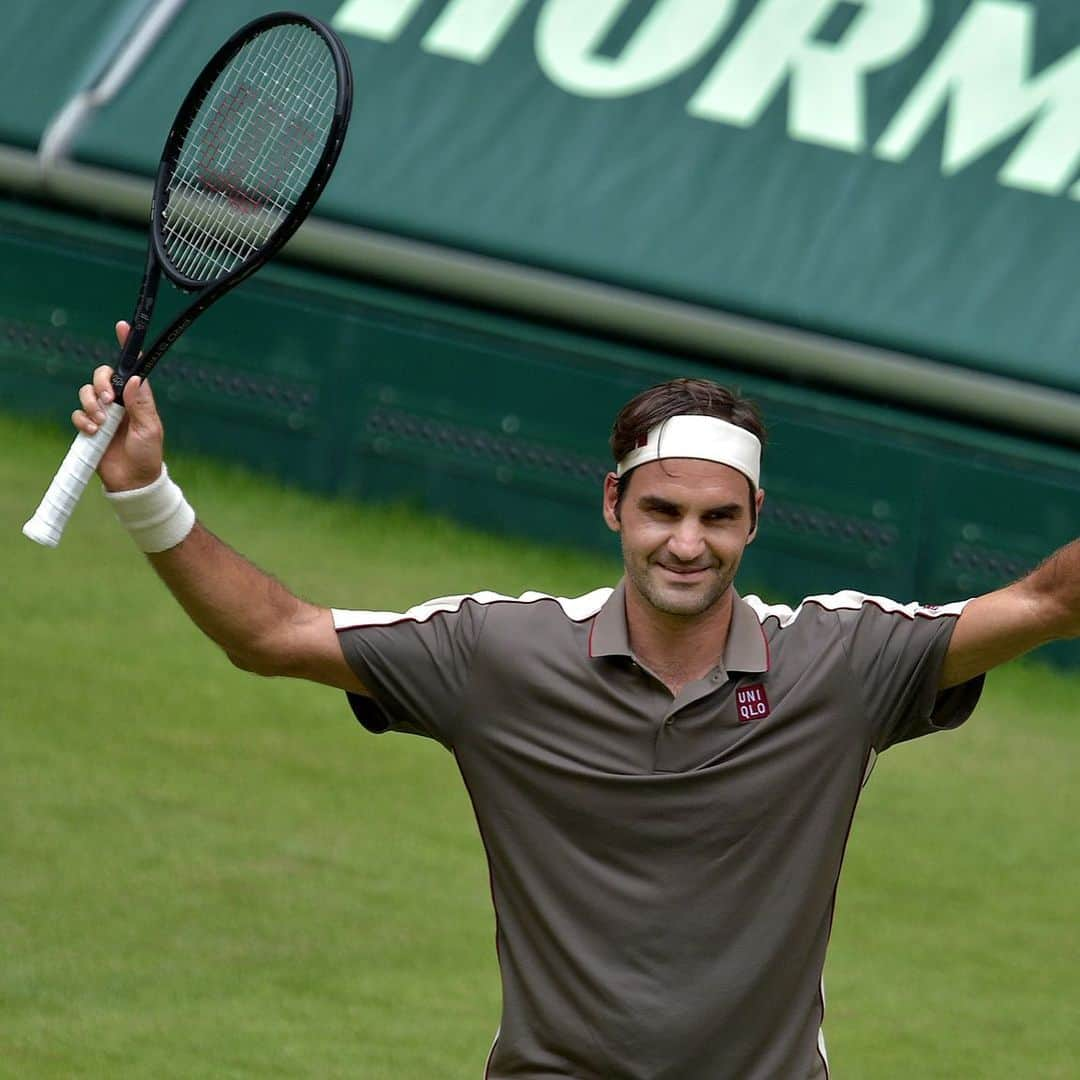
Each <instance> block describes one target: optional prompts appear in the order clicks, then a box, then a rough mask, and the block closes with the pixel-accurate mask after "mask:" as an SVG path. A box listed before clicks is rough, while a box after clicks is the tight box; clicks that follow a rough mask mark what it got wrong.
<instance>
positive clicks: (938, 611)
mask: <svg viewBox="0 0 1080 1080" xmlns="http://www.w3.org/2000/svg"><path fill="white" fill-rule="evenodd" d="M742 600H743V602H744V603H745V604H746V605H747V606H748V607H749V608H750V609H751V610H752V611H753V612H754V614H755V615H756V616H757V618H758V620H759V621H760V622H761V623H762V624H764V623H766V621H768V620H769V619H772V620H775V624H776V626H777V627H779V628H782V629H783V628H787V627H790V626H793V625H794V624H795V623H796V622H797V621H799V620H802V621H803V622H804V623H821V622H833V623H836V622H837V621H838V620H850V619H851V617H852V616H853V615H854V616H865V617H867V618H869V619H871V620H875V619H878V618H886V619H889V618H892V619H905V620H908V621H914V620H916V619H938V618H945V617H950V616H951V617H954V618H955V617H956V616H959V614H960V613H961V612H962V611H963V610H964V604H965V603H966V601H961V602H959V603H955V604H943V605H937V604H921V603H918V602H915V601H913V602H909V603H904V602H901V601H899V600H892V599H890V598H889V597H887V596H876V595H873V594H871V593H863V592H858V591H856V590H854V589H842V590H841V591H840V592H835V593H820V594H818V595H815V596H807V597H804V598H803V599H802V600H800V601H799V603H798V604H797V605H796V606H795V607H791V606H790V605H788V604H767V603H765V601H763V600H762V599H761V598H760V597H758V596H754V595H751V596H744V597H742Z"/></svg>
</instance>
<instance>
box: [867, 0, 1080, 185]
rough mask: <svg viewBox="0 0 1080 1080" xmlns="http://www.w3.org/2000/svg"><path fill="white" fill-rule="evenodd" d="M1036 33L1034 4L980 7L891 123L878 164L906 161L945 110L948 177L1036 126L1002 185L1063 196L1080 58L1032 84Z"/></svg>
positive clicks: (1079, 122)
mask: <svg viewBox="0 0 1080 1080" xmlns="http://www.w3.org/2000/svg"><path fill="white" fill-rule="evenodd" d="M1034 33H1035V12H1034V10H1033V9H1032V8H1031V7H1029V6H1028V5H1027V4H1020V3H1013V2H1012V0H980V2H978V3H975V4H973V5H972V6H971V7H970V8H969V9H968V10H967V12H966V14H965V15H964V17H963V18H962V19H961V20H960V22H959V23H958V24H957V26H956V29H955V30H954V31H953V34H952V36H951V37H950V38H949V40H948V41H947V42H946V43H945V46H944V48H942V50H941V53H940V54H939V56H938V58H937V59H936V60H935V61H934V63H933V64H932V65H931V66H930V68H929V70H928V71H927V72H926V74H925V75H924V76H923V78H922V80H921V81H920V82H919V85H918V86H916V87H915V89H914V91H912V94H911V96H910V97H909V98H908V99H907V101H906V102H904V104H903V106H902V107H901V109H900V111H899V112H898V113H897V114H896V116H894V117H893V119H892V122H891V123H890V124H889V126H888V128H887V129H886V131H885V134H884V135H882V137H881V141H880V142H879V143H878V145H877V148H876V150H875V153H876V154H877V156H878V157H880V158H884V159H885V160H887V161H902V160H903V159H904V158H906V157H907V156H908V155H909V154H910V153H911V151H912V150H913V149H914V148H915V146H916V144H917V143H918V142H919V140H920V139H921V138H922V137H923V136H924V135H925V134H926V132H927V130H928V129H929V128H930V127H931V125H932V124H933V123H934V121H935V119H936V118H937V117H938V116H939V115H940V113H941V110H942V109H945V108H947V109H948V112H947V114H946V124H945V146H944V149H943V152H942V162H941V171H942V172H943V173H944V174H945V175H946V176H949V175H951V174H953V173H956V172H959V171H960V170H961V169H963V168H964V167H965V166H966V165H970V164H971V162H973V161H975V160H976V158H979V157H981V156H982V155H983V154H985V153H987V152H988V151H989V150H991V149H993V148H994V147H995V146H997V145H999V144H1000V143H1002V142H1004V141H1005V140H1007V139H1011V138H1013V137H1014V136H1016V135H1017V134H1018V133H1019V132H1021V131H1022V130H1023V129H1024V128H1025V127H1028V126H1029V125H1030V127H1031V130H1030V131H1029V132H1028V134H1027V135H1026V136H1025V137H1024V139H1023V140H1022V141H1021V142H1020V144H1019V145H1018V146H1017V148H1016V150H1015V151H1014V152H1013V153H1012V155H1011V156H1010V157H1009V160H1008V161H1007V162H1006V163H1005V167H1004V168H1003V169H1002V170H1001V172H1000V173H999V174H998V179H999V180H1000V181H1001V183H1003V184H1007V185H1008V186H1009V187H1016V188H1023V189H1025V190H1028V191H1039V192H1042V193H1044V194H1047V195H1060V194H1061V193H1062V192H1064V190H1065V188H1066V187H1067V186H1068V183H1069V180H1070V179H1071V178H1072V177H1073V175H1074V174H1075V172H1076V168H1077V166H1078V165H1080V49H1074V50H1073V51H1072V52H1071V53H1069V54H1068V55H1067V56H1065V57H1062V59H1060V60H1058V61H1057V63H1055V64H1053V65H1052V66H1051V67H1048V68H1047V69H1046V70H1045V71H1043V72H1042V73H1041V74H1040V75H1039V76H1037V77H1036V78H1031V63H1032V52H1033V40H1034ZM1074 194H1076V192H1074Z"/></svg>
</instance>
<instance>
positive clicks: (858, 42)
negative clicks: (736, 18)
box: [687, 0, 931, 153]
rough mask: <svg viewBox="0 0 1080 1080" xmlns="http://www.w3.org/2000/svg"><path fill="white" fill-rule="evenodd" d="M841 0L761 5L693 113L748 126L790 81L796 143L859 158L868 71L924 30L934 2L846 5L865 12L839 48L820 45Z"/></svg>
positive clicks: (882, 0) (781, 0) (876, 0)
mask: <svg viewBox="0 0 1080 1080" xmlns="http://www.w3.org/2000/svg"><path fill="white" fill-rule="evenodd" d="M841 2H844V0H763V2H762V3H760V4H759V5H758V7H757V8H756V10H755V11H754V12H753V14H752V15H751V16H750V18H749V19H747V21H746V24H745V26H744V27H743V29H742V30H741V31H740V33H739V36H738V37H737V38H736V39H735V41H734V42H733V43H732V45H731V47H730V48H729V49H728V50H727V51H726V52H725V54H724V56H723V57H721V59H720V61H719V62H718V63H717V65H716V67H715V68H713V70H712V72H711V73H710V74H709V76H708V78H706V80H705V81H704V82H703V83H702V84H701V86H700V87H699V88H698V91H697V93H696V94H695V95H694V96H693V98H691V99H690V103H689V105H688V106H687V109H688V111H689V112H690V114H691V115H693V116H700V117H703V118H704V119H706V120H719V121H721V122H723V123H726V124H736V125H738V126H739V127H750V126H752V125H753V124H755V123H757V121H758V120H760V119H761V115H762V113H763V112H764V111H765V109H766V108H767V107H768V105H769V103H770V102H771V101H772V99H773V98H774V97H775V96H776V94H777V93H778V92H779V91H780V90H781V89H782V87H783V85H784V83H785V82H786V80H787V78H788V76H789V75H790V77H791V108H790V113H789V117H788V132H789V134H790V135H791V137H792V138H794V139H799V140H801V141H803V142H811V143H818V144H820V145H822V146H831V147H834V148H835V149H838V150H850V151H852V152H853V153H857V152H858V151H859V150H862V149H864V147H865V146H866V87H865V76H866V74H867V73H868V72H871V71H874V70H876V69H878V68H882V67H886V66H887V65H889V64H891V63H893V62H894V61H896V60H898V59H899V58H900V57H902V56H903V55H904V54H905V53H907V52H909V51H910V50H911V49H912V48H914V46H915V45H916V44H917V43H918V41H919V40H920V39H921V38H922V36H923V34H925V32H926V28H927V26H928V24H929V20H930V14H931V7H930V3H929V0H848V2H857V3H858V5H859V6H860V7H861V8H862V10H861V11H860V12H859V13H858V15H857V16H856V18H855V21H854V22H853V23H852V24H851V26H849V27H848V30H847V32H846V33H845V34H844V36H843V38H842V39H841V40H840V41H838V42H836V43H829V42H825V41H816V40H815V35H816V34H817V33H819V32H820V30H821V28H822V27H823V26H824V25H825V22H826V20H827V19H828V17H829V16H830V15H831V14H832V13H833V12H834V11H835V10H836V8H837V7H838V6H839V4H840V3H841Z"/></svg>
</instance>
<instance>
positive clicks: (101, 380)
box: [71, 365, 115, 435]
mask: <svg viewBox="0 0 1080 1080" xmlns="http://www.w3.org/2000/svg"><path fill="white" fill-rule="evenodd" d="M111 377H112V368H110V367H107V366H105V365H102V366H101V367H99V368H97V369H96V370H95V371H94V374H93V382H90V383H86V384H84V385H83V386H81V387H79V404H80V405H81V406H82V408H81V409H76V410H75V412H73V413H72V414H71V422H72V423H73V424H74V425H75V427H76V428H78V430H79V431H82V432H84V433H85V434H87V435H93V434H94V433H95V432H96V431H97V429H98V428H99V427H100V426H101V425H102V424H104V423H105V410H106V409H107V408H108V407H109V405H110V404H111V403H112V401H113V398H114V396H115V395H114V394H113V389H112V386H111V385H110V383H109V379H110V378H111Z"/></svg>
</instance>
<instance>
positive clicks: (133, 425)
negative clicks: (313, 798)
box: [72, 323, 365, 693]
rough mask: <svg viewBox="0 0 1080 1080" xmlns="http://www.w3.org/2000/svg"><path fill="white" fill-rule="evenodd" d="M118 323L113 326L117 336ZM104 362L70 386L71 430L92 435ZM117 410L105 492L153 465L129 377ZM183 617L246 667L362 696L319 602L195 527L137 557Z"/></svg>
mask: <svg viewBox="0 0 1080 1080" xmlns="http://www.w3.org/2000/svg"><path fill="white" fill-rule="evenodd" d="M126 332H127V327H126V325H125V324H123V323H121V324H120V325H119V326H118V328H117V334H118V336H119V337H120V338H121V339H122V338H123V337H124V336H126ZM111 374H112V372H111V370H110V369H109V368H107V367H100V368H98V369H97V370H96V371H95V372H94V377H93V382H92V383H90V384H87V385H86V386H84V387H82V389H81V390H80V391H79V402H80V404H81V406H82V408H81V409H79V410H77V411H76V412H75V413H74V414H73V415H72V421H73V422H74V424H75V426H76V427H77V428H78V429H79V430H80V431H85V432H86V433H87V434H93V432H94V431H95V430H96V426H97V424H98V423H100V422H101V418H102V412H103V408H104V406H106V405H107V404H108V403H109V400H110V396H111V390H110V388H109V377H110V375H111ZM124 407H125V410H126V415H125V417H124V420H123V422H122V424H121V425H120V428H119V430H118V431H117V434H116V437H115V438H114V439H113V441H112V443H111V444H110V446H109V449H108V450H107V451H106V453H105V456H104V457H103V458H102V460H101V464H100V466H99V467H98V472H99V473H100V474H101V478H102V482H103V483H104V485H105V489H106V491H109V492H114V493H115V492H123V491H133V490H136V489H139V488H144V487H146V486H147V485H149V484H151V483H153V482H154V481H155V480H157V479H158V478H159V477H160V475H161V471H162V443H163V439H164V432H163V428H162V424H161V419H160V417H159V416H158V412H157V408H156V406H155V405H154V396H153V394H152V393H151V390H150V386H149V384H147V383H140V382H139V380H137V379H132V380H131V382H129V383H128V385H127V387H126V388H125V390H124ZM147 557H148V558H149V560H150V562H151V564H152V565H153V567H154V569H155V570H156V571H157V573H158V575H159V576H160V577H161V579H162V581H164V582H165V584H166V585H167V586H168V587H169V589H170V591H171V592H172V594H173V595H174V596H175V597H176V599H177V600H178V601H179V603H180V605H181V606H182V607H183V609H184V610H185V611H186V612H187V613H188V615H189V616H190V617H191V619H192V621H193V622H194V623H195V625H196V626H198V627H199V629H200V630H202V631H203V633H205V634H206V635H207V636H208V637H210V638H211V639H212V640H213V641H215V642H216V643H217V644H218V645H220V646H221V648H222V649H223V650H224V652H225V653H226V655H227V656H228V657H229V659H230V660H231V661H232V662H233V663H234V664H235V665H236V666H237V667H241V668H243V669H244V670H246V671H253V672H256V673H257V674H260V675H290V676H293V677H296V678H301V679H311V680H313V681H315V682H320V683H325V684H327V685H329V686H335V687H338V688H340V689H342V690H351V691H353V692H354V693H364V692H365V690H364V687H363V685H362V684H361V683H360V680H359V679H358V678H357V676H356V675H355V674H354V672H353V671H352V669H351V668H350V667H349V665H348V664H347V663H346V661H345V658H344V656H343V655H342V652H341V648H340V646H339V645H338V641H337V634H336V632H335V630H334V625H333V619H332V617H331V613H330V611H329V609H328V608H323V607H318V606H316V605H314V604H309V603H307V602H306V601H304V600H301V599H300V598H299V597H297V596H294V595H293V594H292V593H291V592H289V590H288V589H286V588H285V587H284V586H283V585H282V584H281V583H280V582H278V581H277V580H275V579H274V578H273V577H271V576H269V575H268V574H265V573H263V571H261V570H259V569H258V568H257V567H256V566H254V565H253V564H252V563H250V562H249V561H248V560H247V559H245V558H244V557H243V556H242V555H239V554H238V553H237V552H235V551H233V550H232V548H230V547H229V546H228V545H226V544H224V543H223V542H222V541H221V540H219V539H218V538H217V537H216V536H214V534H213V533H211V532H210V531H209V530H208V529H205V528H203V527H202V526H201V525H200V524H198V522H196V523H195V525H194V527H193V528H192V530H191V531H190V532H189V533H188V534H187V536H186V537H185V538H184V539H183V540H181V541H180V542H179V543H177V544H176V545H175V546H172V547H169V548H168V549H167V550H164V551H159V552H156V553H154V554H149V555H148V556H147Z"/></svg>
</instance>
